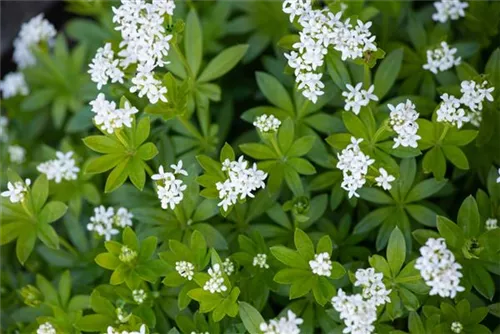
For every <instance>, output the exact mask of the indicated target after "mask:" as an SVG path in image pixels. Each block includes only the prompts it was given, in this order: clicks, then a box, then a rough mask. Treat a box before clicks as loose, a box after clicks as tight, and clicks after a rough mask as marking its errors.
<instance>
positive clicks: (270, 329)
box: [259, 310, 304, 334]
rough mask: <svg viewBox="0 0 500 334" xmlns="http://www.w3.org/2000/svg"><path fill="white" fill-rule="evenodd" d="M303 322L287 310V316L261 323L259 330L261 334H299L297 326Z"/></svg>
mask: <svg viewBox="0 0 500 334" xmlns="http://www.w3.org/2000/svg"><path fill="white" fill-rule="evenodd" d="M303 322H304V320H302V319H301V318H298V317H297V316H296V315H295V313H293V312H292V311H291V310H288V312H287V316H285V317H281V318H279V319H272V320H269V323H265V322H263V323H261V324H260V326H259V329H260V330H261V331H262V333H263V334H300V328H299V325H302V323H303Z"/></svg>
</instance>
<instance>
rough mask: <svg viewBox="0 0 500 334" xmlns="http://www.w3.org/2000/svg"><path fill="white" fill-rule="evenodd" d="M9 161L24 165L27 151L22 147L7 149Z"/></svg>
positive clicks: (13, 146)
mask: <svg viewBox="0 0 500 334" xmlns="http://www.w3.org/2000/svg"><path fill="white" fill-rule="evenodd" d="M7 151H8V152H9V160H10V162H12V163H15V164H22V163H23V162H24V161H25V160H26V150H25V149H24V148H23V147H22V146H18V145H10V146H9V147H8V148H7Z"/></svg>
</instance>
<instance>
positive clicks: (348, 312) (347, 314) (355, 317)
mask: <svg viewBox="0 0 500 334" xmlns="http://www.w3.org/2000/svg"><path fill="white" fill-rule="evenodd" d="M332 305H333V308H334V309H335V310H336V311H337V312H339V313H340V319H342V320H343V321H344V324H345V328H344V330H343V333H353V334H354V333H356V334H371V333H373V331H374V330H375V326H374V325H373V323H374V322H375V321H376V320H377V306H376V305H375V303H373V302H372V301H371V300H370V299H368V300H367V299H364V298H363V296H361V295H360V294H359V293H357V294H354V295H346V294H345V292H344V291H342V289H339V290H338V291H337V296H335V297H333V298H332Z"/></svg>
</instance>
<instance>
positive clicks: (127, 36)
mask: <svg viewBox="0 0 500 334" xmlns="http://www.w3.org/2000/svg"><path fill="white" fill-rule="evenodd" d="M174 8H175V3H174V1H173V0H153V1H152V2H148V1H147V0H137V1H131V0H122V2H121V5H120V6H119V7H113V13H114V15H113V22H114V23H115V24H116V27H115V29H116V30H118V31H120V33H121V37H122V41H121V43H120V45H119V47H120V51H119V52H118V54H117V56H118V58H119V59H115V54H114V52H113V51H112V49H111V44H109V43H108V44H106V45H105V46H104V47H103V48H100V49H99V50H97V53H96V55H95V57H94V59H93V60H92V64H91V65H90V69H89V73H90V74H91V78H92V80H93V81H94V82H96V83H97V87H98V88H99V89H101V87H102V86H103V85H105V84H107V82H108V80H111V82H120V83H122V82H123V77H124V71H125V69H126V68H127V67H129V66H130V65H136V66H137V72H136V75H135V77H134V78H132V86H131V87H130V92H132V93H135V92H138V95H139V97H143V96H147V98H148V99H149V102H150V103H152V104H154V103H157V102H158V101H159V100H161V101H163V102H167V98H166V96H165V94H166V93H167V88H166V87H164V86H163V85H162V82H161V81H160V80H158V79H156V78H155V76H154V69H155V68H156V67H163V66H164V65H166V64H168V62H166V61H165V60H164V58H165V57H166V56H167V55H168V53H169V50H170V40H171V39H172V37H173V36H172V35H171V34H168V33H167V30H166V29H165V27H164V25H165V16H166V15H169V16H172V15H173V13H174Z"/></svg>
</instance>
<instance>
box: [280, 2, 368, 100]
mask: <svg viewBox="0 0 500 334" xmlns="http://www.w3.org/2000/svg"><path fill="white" fill-rule="evenodd" d="M283 11H284V12H285V13H287V14H289V15H290V20H292V21H293V18H294V17H295V16H298V17H299V19H298V23H299V25H300V26H301V27H302V30H301V31H300V32H299V36H300V41H299V42H297V43H295V44H293V46H292V47H293V49H294V50H293V51H291V52H290V53H285V57H286V58H287V59H288V65H289V66H290V67H291V68H293V69H294V72H295V76H296V81H297V83H298V89H299V90H302V94H303V95H304V96H305V97H306V98H308V99H309V100H311V101H312V102H314V103H316V101H317V99H318V97H319V96H321V95H323V93H324V92H323V88H324V87H325V85H324V84H323V83H322V82H321V78H322V73H321V72H320V71H319V69H320V68H321V67H322V66H323V64H324V58H325V55H326V54H327V53H328V47H330V46H333V48H334V49H335V50H337V51H339V52H341V53H342V60H346V59H348V58H349V59H357V58H361V57H363V54H364V52H366V51H376V50H377V47H376V46H375V44H374V42H375V36H372V34H371V32H370V30H369V28H370V27H371V25H372V23H371V22H368V23H366V24H364V23H363V22H362V21H360V20H358V21H357V24H356V25H355V26H353V25H352V24H351V23H350V20H349V19H347V20H345V21H344V22H342V21H341V17H342V12H338V13H336V14H333V13H332V12H330V11H329V10H328V9H323V10H315V9H312V5H311V2H310V1H302V0H295V1H285V2H284V3H283Z"/></svg>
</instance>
